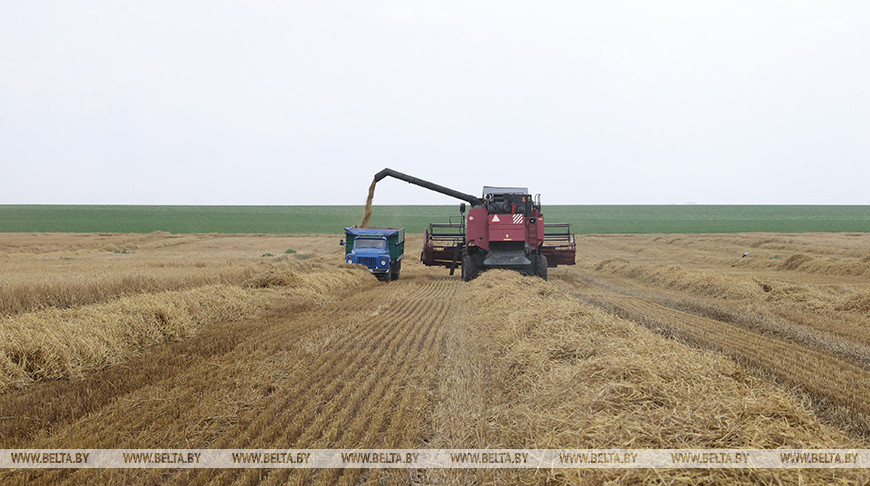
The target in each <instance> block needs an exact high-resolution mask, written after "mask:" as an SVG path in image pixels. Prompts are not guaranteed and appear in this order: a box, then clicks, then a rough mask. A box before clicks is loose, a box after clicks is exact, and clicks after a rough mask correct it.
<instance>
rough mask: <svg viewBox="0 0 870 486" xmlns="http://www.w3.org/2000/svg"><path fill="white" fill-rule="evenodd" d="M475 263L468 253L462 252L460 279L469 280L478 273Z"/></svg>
mask: <svg viewBox="0 0 870 486" xmlns="http://www.w3.org/2000/svg"><path fill="white" fill-rule="evenodd" d="M478 273H479V272H478V270H477V265H475V264H474V259H473V258H471V255H469V254H468V253H463V254H462V281H463V282H470V281H472V280H474V279H475V278H476V277H477V275H478Z"/></svg>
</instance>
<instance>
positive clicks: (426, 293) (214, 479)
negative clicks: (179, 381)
mask: <svg viewBox="0 0 870 486" xmlns="http://www.w3.org/2000/svg"><path fill="white" fill-rule="evenodd" d="M397 284H403V282H402V281H399V282H396V283H394V284H391V286H390V287H389V288H384V289H378V290H377V291H374V292H372V293H373V294H374V295H370V296H369V297H370V304H369V308H371V307H375V306H376V305H377V304H378V303H379V302H380V303H381V305H382V302H383V300H384V298H385V297H387V296H388V294H389V293H390V292H394V291H397V290H399V289H401V288H402V287H400V286H399V285H397ZM404 287H411V288H413V290H412V291H411V292H410V293H409V294H408V295H407V296H406V297H405V298H404V299H403V300H402V301H400V302H397V303H395V305H393V306H391V307H389V308H387V309H382V310H380V313H379V314H378V315H377V316H373V317H372V318H370V319H367V320H366V322H365V323H364V324H363V325H361V326H359V327H358V328H357V329H355V330H354V331H353V332H350V333H347V334H345V335H343V336H342V337H341V338H340V339H337V340H335V341H333V342H331V343H330V344H329V345H328V346H326V347H325V348H324V349H323V351H322V353H321V354H320V355H319V356H317V357H316V359H313V360H311V361H309V362H307V363H306V366H305V367H304V369H300V370H299V372H298V373H294V375H296V376H300V377H304V379H302V380H300V381H299V385H298V386H297V387H295V388H294V389H292V390H291V391H289V392H288V393H286V394H284V396H283V397H282V399H281V400H276V401H275V402H273V403H272V404H271V406H270V407H269V408H268V410H267V411H266V412H264V413H263V414H262V415H261V416H260V417H258V423H257V424H255V425H252V426H251V427H250V428H249V429H248V432H247V433H246V434H244V435H242V436H241V437H233V438H230V437H229V436H225V437H224V438H223V440H221V441H220V443H219V444H217V445H214V446H211V447H216V448H219V447H233V446H236V447H247V448H252V447H297V448H303V447H307V448H328V447H396V446H399V445H403V446H408V447H413V446H421V445H422V444H424V442H423V437H421V435H422V434H424V433H425V424H424V422H425V420H426V419H427V416H426V414H425V413H421V411H420V408H425V407H429V406H430V404H429V403H428V390H429V386H423V385H421V384H419V383H416V382H415V380H424V381H425V380H427V379H428V380H432V379H433V377H434V373H433V372H432V371H433V370H434V368H435V367H437V366H438V365H439V358H440V352H441V350H440V346H439V343H440V342H441V337H442V336H443V333H444V329H443V326H440V325H439V324H440V322H441V321H442V320H443V319H444V318H445V317H447V316H448V315H449V312H450V310H451V308H452V304H451V301H452V297H453V296H454V295H455V293H456V289H457V282H455V281H451V280H447V279H443V280H436V281H428V282H425V283H424V284H422V285H421V284H419V283H416V282H406V283H404ZM306 390H316V391H314V392H313V393H311V392H309V393H305V391H306ZM403 404H404V405H403ZM417 404H419V406H418V407H416V408H415V407H414V406H412V405H417ZM400 431H401V432H405V433H403V434H399V432H400ZM408 432H413V433H408ZM397 438H398V439H404V441H405V442H404V443H395V442H390V441H389V440H388V439H390V440H395V439H397ZM361 473H362V471H360V470H348V471H342V470H325V471H311V470H299V471H286V470H247V471H242V470H226V471H220V472H218V474H217V475H215V473H214V472H213V471H211V472H208V471H191V472H189V473H188V474H179V475H178V476H177V477H176V478H174V479H176V481H175V482H176V483H177V484H181V483H185V484H188V483H189V484H206V483H212V484H227V483H236V484H250V483H256V482H260V481H265V484H280V483H283V482H285V481H287V480H290V479H291V478H292V480H293V481H299V482H301V483H304V482H306V481H309V480H312V479H316V480H317V481H318V482H323V483H334V482H336V481H342V482H346V481H351V482H353V481H354V480H355V479H354V478H358V477H359V475H360V474H361Z"/></svg>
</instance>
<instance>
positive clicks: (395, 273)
mask: <svg viewBox="0 0 870 486" xmlns="http://www.w3.org/2000/svg"><path fill="white" fill-rule="evenodd" d="M401 271H402V261H401V260H400V261H398V262H396V264H395V265H393V266H392V267H390V275H391V277H392V279H393V280H399V273H401Z"/></svg>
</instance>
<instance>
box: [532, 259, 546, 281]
mask: <svg viewBox="0 0 870 486" xmlns="http://www.w3.org/2000/svg"><path fill="white" fill-rule="evenodd" d="M535 275H537V276H539V277H541V278H542V279H544V280H547V257H545V256H544V255H538V258H535Z"/></svg>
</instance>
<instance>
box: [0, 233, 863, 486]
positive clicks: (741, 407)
mask: <svg viewBox="0 0 870 486" xmlns="http://www.w3.org/2000/svg"><path fill="white" fill-rule="evenodd" d="M338 238H339V236H338V235H335V236H328V235H321V236H316V235H315V236H255V235H250V236H241V235H234V236H227V235H170V234H163V233H154V234H147V235H117V234H105V235H98V234H65V235H58V234H0V268H2V272H0V315H2V317H0V448H34V449H36V448H116V449H144V448H218V449H224V448H318V449H320V448H371V449H374V448H621V447H626V448H868V447H870V445H868V443H870V440H868V437H870V419H868V417H870V334H868V333H867V332H866V329H867V326H868V324H870V235H868V234H802V235H785V234H757V233H756V234H736V235H631V236H620V235H612V236H584V237H578V255H577V261H578V264H577V265H576V266H574V267H564V268H563V267H560V268H557V269H551V270H550V281H549V282H544V281H541V280H539V279H536V278H527V277H521V276H519V275H518V274H514V273H510V272H501V271H493V272H488V273H485V274H483V275H482V276H481V277H480V278H478V279H477V280H475V281H473V282H470V283H463V282H461V281H460V279H459V277H458V273H457V275H456V276H454V277H450V276H448V275H447V271H446V270H445V269H441V268H427V267H424V266H422V265H421V264H420V263H419V261H418V256H419V251H420V245H421V237H420V236H419V235H409V237H408V244H407V250H406V255H407V260H406V263H404V264H403V268H402V277H401V279H400V280H399V281H396V282H392V283H381V282H378V281H376V280H375V279H374V277H372V276H371V275H370V274H368V272H367V271H365V270H363V269H359V268H354V267H349V266H346V265H344V264H343V262H342V258H341V254H342V249H341V247H339V246H338V244H337V242H338ZM288 250H292V252H287V251H288ZM285 252H286V253H285ZM746 252H748V253H749V254H748V255H747V256H746V257H742V255H743V254H744V253H746ZM0 480H2V481H3V482H4V483H12V484H14V483H24V482H27V481H32V480H38V481H39V482H40V483H49V482H51V483H54V482H59V483H70V484H80V483H85V482H92V481H94V480H99V481H101V482H105V481H111V482H119V483H120V482H132V481H135V482H137V483H143V482H144V483H146V484H165V483H170V484H255V483H258V482H261V483H263V484H284V483H287V482H290V483H294V484H309V483H311V482H315V483H320V484H335V483H337V484H357V483H376V484H382V483H385V482H386V483H399V484H407V483H415V484H416V483H442V484H475V483H477V484H485V483H490V482H493V481H503V482H507V483H533V484H538V483H547V482H553V483H557V484H558V483H577V482H585V483H605V482H619V483H643V482H657V481H664V482H669V483H678V484H698V483H705V482H722V481H726V480H727V481H729V482H733V483H758V482H762V483H773V484H776V483H780V482H781V483H797V482H799V481H806V482H820V483H829V482H844V483H855V484H862V483H865V482H866V481H868V480H870V477H868V475H867V474H866V473H865V472H862V471H860V470H844V471H839V472H837V471H825V470H810V469H805V470H541V471H535V470H529V471H510V470H501V471H496V470H482V469H481V470H461V471H459V470H457V471H451V470H416V471H406V470H365V469H363V470H359V469H348V470H338V469H325V470H298V471H289V470H280V469H256V470H244V469H231V470H177V469H167V470H155V469H143V470H139V469H130V470H104V471H89V470H78V471H77V470H49V471H8V470H7V471H2V472H0Z"/></svg>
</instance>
